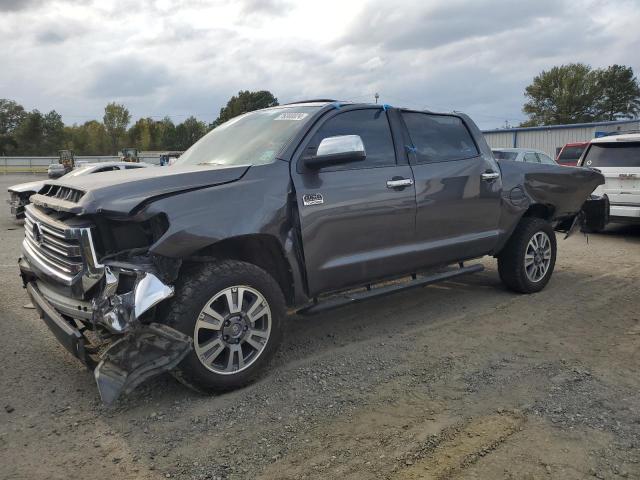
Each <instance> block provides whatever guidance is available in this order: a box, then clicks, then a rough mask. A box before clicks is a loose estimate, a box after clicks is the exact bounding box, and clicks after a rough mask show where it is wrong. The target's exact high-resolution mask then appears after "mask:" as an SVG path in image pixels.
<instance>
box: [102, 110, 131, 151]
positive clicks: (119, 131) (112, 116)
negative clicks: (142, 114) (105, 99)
mask: <svg viewBox="0 0 640 480" xmlns="http://www.w3.org/2000/svg"><path fill="white" fill-rule="evenodd" d="M130 121H131V115H130V114H129V110H127V107H125V106H124V105H120V104H117V103H115V102H111V103H109V104H107V106H106V107H104V116H103V117H102V122H103V123H104V127H105V128H106V130H107V135H109V138H110V140H111V151H112V153H117V152H118V150H119V149H120V148H121V147H123V146H124V145H123V142H124V140H125V138H126V137H125V134H126V132H127V125H129V122H130Z"/></svg>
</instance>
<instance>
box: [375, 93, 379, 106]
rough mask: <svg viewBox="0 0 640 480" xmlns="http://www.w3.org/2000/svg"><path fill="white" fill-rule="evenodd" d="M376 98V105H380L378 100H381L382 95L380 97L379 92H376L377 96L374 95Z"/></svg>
mask: <svg viewBox="0 0 640 480" xmlns="http://www.w3.org/2000/svg"><path fill="white" fill-rule="evenodd" d="M374 98H375V99H376V103H378V99H379V98H380V95H378V92H376V94H375V95H374Z"/></svg>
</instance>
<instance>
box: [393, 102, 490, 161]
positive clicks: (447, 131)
mask: <svg viewBox="0 0 640 480" xmlns="http://www.w3.org/2000/svg"><path fill="white" fill-rule="evenodd" d="M402 118H403V120H404V123H405V125H406V126H407V130H408V131H409V136H410V137H411V142H412V143H413V146H414V147H415V149H416V151H415V154H416V161H417V162H418V163H433V162H447V161H452V160H463V159H465V158H471V157H476V156H478V155H479V153H478V148H477V147H476V144H475V142H474V141H473V138H472V137H471V134H470V133H469V130H468V129H467V127H466V125H465V124H464V122H463V121H462V119H460V118H459V117H455V116H451V115H434V114H430V113H419V112H402Z"/></svg>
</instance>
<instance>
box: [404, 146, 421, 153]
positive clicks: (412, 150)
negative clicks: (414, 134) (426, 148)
mask: <svg viewBox="0 0 640 480" xmlns="http://www.w3.org/2000/svg"><path fill="white" fill-rule="evenodd" d="M404 148H406V149H407V152H410V153H417V152H418V149H417V148H416V147H414V146H413V145H405V146H404Z"/></svg>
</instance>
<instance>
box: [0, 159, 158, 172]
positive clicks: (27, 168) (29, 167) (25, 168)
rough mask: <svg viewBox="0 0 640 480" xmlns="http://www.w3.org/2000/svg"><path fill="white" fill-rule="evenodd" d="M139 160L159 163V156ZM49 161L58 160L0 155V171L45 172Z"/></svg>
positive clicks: (78, 160)
mask: <svg viewBox="0 0 640 480" xmlns="http://www.w3.org/2000/svg"><path fill="white" fill-rule="evenodd" d="M138 158H139V159H140V161H141V162H146V163H152V164H154V165H159V164H160V157H159V156H157V155H154V156H140V157H138ZM75 159H76V164H77V163H78V162H87V163H98V162H113V161H118V160H119V159H120V157H118V156H115V155H113V156H111V155H109V156H107V155H105V156H80V155H78V156H76V157H75ZM51 162H56V163H57V162H58V157H0V173H46V171H47V167H48V166H49V164H50V163H51Z"/></svg>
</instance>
